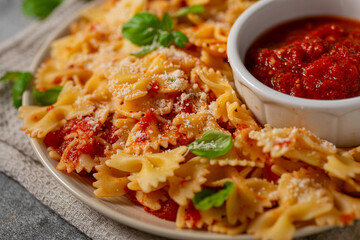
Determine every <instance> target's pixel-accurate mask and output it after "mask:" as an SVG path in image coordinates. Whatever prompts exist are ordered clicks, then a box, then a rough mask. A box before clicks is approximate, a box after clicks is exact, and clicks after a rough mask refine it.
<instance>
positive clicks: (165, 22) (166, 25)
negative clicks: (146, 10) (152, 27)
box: [160, 12, 174, 32]
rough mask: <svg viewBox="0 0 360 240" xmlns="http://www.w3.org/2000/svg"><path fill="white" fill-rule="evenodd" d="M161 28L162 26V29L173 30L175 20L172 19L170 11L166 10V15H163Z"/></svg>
mask: <svg viewBox="0 0 360 240" xmlns="http://www.w3.org/2000/svg"><path fill="white" fill-rule="evenodd" d="M160 28H161V30H164V31H167V32H170V31H171V30H173V28H174V22H173V20H172V19H171V17H170V15H169V13H167V12H166V13H165V14H164V16H163V17H162V19H161V22H160Z"/></svg>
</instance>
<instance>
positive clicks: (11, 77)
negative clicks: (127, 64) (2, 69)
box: [0, 72, 22, 82]
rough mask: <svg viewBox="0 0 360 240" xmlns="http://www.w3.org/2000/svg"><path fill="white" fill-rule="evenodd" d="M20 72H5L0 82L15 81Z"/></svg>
mask: <svg viewBox="0 0 360 240" xmlns="http://www.w3.org/2000/svg"><path fill="white" fill-rule="evenodd" d="M20 74H22V72H6V73H5V74H4V75H3V76H2V77H1V78H0V81H10V82H12V81H15V80H16V79H17V78H18V77H19V76H20Z"/></svg>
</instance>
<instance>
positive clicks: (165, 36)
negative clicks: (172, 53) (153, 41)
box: [159, 32, 173, 47]
mask: <svg viewBox="0 0 360 240" xmlns="http://www.w3.org/2000/svg"><path fill="white" fill-rule="evenodd" d="M172 40H173V35H172V34H171V33H168V32H165V33H162V34H160V36H159V43H160V45H161V46H164V47H168V46H169V45H170V44H171V42H172Z"/></svg>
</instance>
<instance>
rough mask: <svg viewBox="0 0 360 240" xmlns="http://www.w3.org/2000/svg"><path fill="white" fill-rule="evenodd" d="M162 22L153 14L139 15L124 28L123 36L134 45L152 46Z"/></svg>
mask: <svg viewBox="0 0 360 240" xmlns="http://www.w3.org/2000/svg"><path fill="white" fill-rule="evenodd" d="M160 25H161V24H160V20H159V19H158V18H157V17H156V16H155V15H154V14H152V13H148V12H142V13H137V14H136V15H135V16H134V17H133V18H131V19H130V20H129V21H128V22H127V23H125V24H124V26H123V27H122V30H121V32H122V34H123V35H124V37H125V38H126V39H128V40H130V41H131V42H132V43H134V44H136V45H139V46H145V45H151V44H152V43H153V42H154V39H155V37H156V36H157V34H158V31H159V29H160Z"/></svg>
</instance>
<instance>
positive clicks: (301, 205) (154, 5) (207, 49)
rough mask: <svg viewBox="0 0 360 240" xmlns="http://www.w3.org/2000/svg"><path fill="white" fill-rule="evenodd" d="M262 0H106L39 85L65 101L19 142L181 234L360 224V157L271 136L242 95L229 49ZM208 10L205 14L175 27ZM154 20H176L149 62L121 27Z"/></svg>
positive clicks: (45, 69)
mask: <svg viewBox="0 0 360 240" xmlns="http://www.w3.org/2000/svg"><path fill="white" fill-rule="evenodd" d="M254 2H255V0H254V1H253V0H226V1H220V0H186V1H178V0H168V1H165V0H164V1H150V0H136V1H134V0H108V1H105V2H104V3H102V4H100V5H99V6H97V7H95V8H91V9H87V10H86V11H84V12H83V13H82V15H81V16H82V17H81V19H80V20H79V21H78V22H76V23H74V24H73V25H72V26H71V28H70V34H69V35H68V36H65V37H63V38H61V39H58V40H56V41H55V42H54V43H53V44H52V50H51V56H50V58H49V59H47V60H46V61H45V62H44V63H43V64H42V65H41V66H40V67H39V69H38V71H37V72H36V74H35V80H34V87H35V88H36V90H38V91H43V90H46V89H49V88H52V87H54V86H63V89H62V91H61V93H60V95H59V96H58V99H57V101H56V102H55V103H54V104H53V105H50V106H23V107H21V108H20V118H22V119H23V120H24V126H23V127H22V130H24V131H25V132H26V133H28V134H29V135H30V136H31V137H34V138H38V139H40V140H41V141H43V142H44V144H45V145H46V147H47V148H48V151H49V156H50V157H51V158H53V159H54V160H55V161H58V164H57V169H58V170H60V171H66V172H68V173H72V172H74V173H79V174H84V173H86V174H87V175H91V176H92V177H93V187H94V195H95V196H97V197H99V198H102V199H103V200H104V201H106V199H107V198H108V197H111V198H113V197H128V198H129V199H130V200H131V201H132V202H134V204H140V205H142V206H144V209H145V210H146V211H147V212H149V214H154V215H156V216H159V217H161V218H164V219H166V220H170V221H175V224H174V227H175V226H176V227H178V228H191V229H199V231H202V230H204V229H205V230H208V231H212V232H217V233H222V234H229V235H237V234H248V233H249V234H253V235H254V236H255V237H257V238H261V239H269V240H275V239H280V237H281V239H284V240H288V239H291V238H292V236H293V235H294V232H295V231H296V230H297V229H298V228H300V227H306V226H309V225H318V226H323V225H337V226H343V225H346V224H351V223H353V221H354V220H356V219H359V218H360V199H359V198H358V197H357V196H359V194H360V163H359V159H360V154H359V152H360V150H359V148H354V149H350V150H344V149H338V148H336V146H334V145H333V144H331V143H329V142H327V141H324V140H321V139H319V138H317V137H316V136H314V135H313V134H311V133H310V132H308V131H306V130H305V129H297V128H282V129H278V128H272V127H271V126H267V125H266V126H261V125H260V124H258V123H257V121H256V119H254V117H253V115H252V113H251V112H250V111H249V110H248V109H247V108H246V106H245V105H244V104H243V103H242V101H241V100H240V98H239V96H238V95H237V93H236V92H235V91H234V88H233V79H232V71H231V68H230V66H229V64H228V63H227V55H226V43H227V37H228V34H229V31H230V28H231V25H232V24H233V22H234V21H235V19H236V18H237V17H238V16H239V15H240V14H241V13H242V12H243V11H244V10H245V9H246V8H247V7H249V6H250V5H251V4H252V3H254ZM198 4H201V5H202V7H203V11H200V12H198V13H196V12H195V13H193V12H192V13H189V14H185V15H182V16H180V17H177V16H176V14H177V12H178V11H179V10H180V9H181V8H182V7H191V6H194V5H195V6H197V5H198ZM144 11H145V12H149V13H150V14H153V15H154V16H156V17H157V18H158V19H165V20H164V21H166V17H164V16H169V17H170V18H171V19H172V20H170V23H173V26H172V25H171V24H170V25H167V27H164V29H165V30H164V29H162V30H161V31H160V35H158V37H159V36H162V35H161V34H164V32H166V31H168V32H167V33H166V34H168V35H166V36H167V37H169V36H170V40H171V41H170V42H169V44H162V45H159V42H157V41H160V40H159V39H157V38H154V41H153V44H152V45H150V47H151V49H150V50H149V49H148V48H149V46H145V47H143V46H138V45H135V44H134V43H133V42H132V41H131V40H129V39H128V38H126V36H125V34H123V32H122V27H123V26H124V24H126V23H127V22H129V21H130V20H131V19H132V18H133V17H134V16H136V15H137V14H138V13H140V12H144ZM167 14H169V15H167ZM161 21H163V20H161ZM167 21H169V19H168V20H167ZM169 29H170V30H169ZM148 31H150V32H151V31H153V29H150V30H149V29H148ZM172 31H173V32H172ZM179 32H180V33H179ZM169 34H170V35H169ZM171 34H173V35H171ZM176 34H178V35H176ZM179 34H180V35H179ZM181 34H185V35H184V36H185V38H184V37H183V38H182V40H183V41H185V40H184V39H187V40H188V41H185V44H184V47H183V48H182V47H181V45H182V42H180V43H179V42H178V40H179V39H175V37H174V36H182V35H181ZM162 41H164V39H163V40H162ZM171 43H173V44H171ZM156 44H158V45H156ZM164 45H165V46H164ZM144 50H146V52H145V54H142V55H141V54H140V55H139V54H137V53H139V51H144ZM329 131H330V129H329ZM209 133H212V135H211V134H209ZM210 135H211V136H215V137H213V138H210V137H209V136H210ZM224 139H226V141H225V140H224ZM194 143H196V144H194ZM196 148H198V149H197V150H199V149H200V150H201V151H195V150H196ZM225 148H226V151H225V150H224V149H225ZM194 149H195V150H194Z"/></svg>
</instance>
